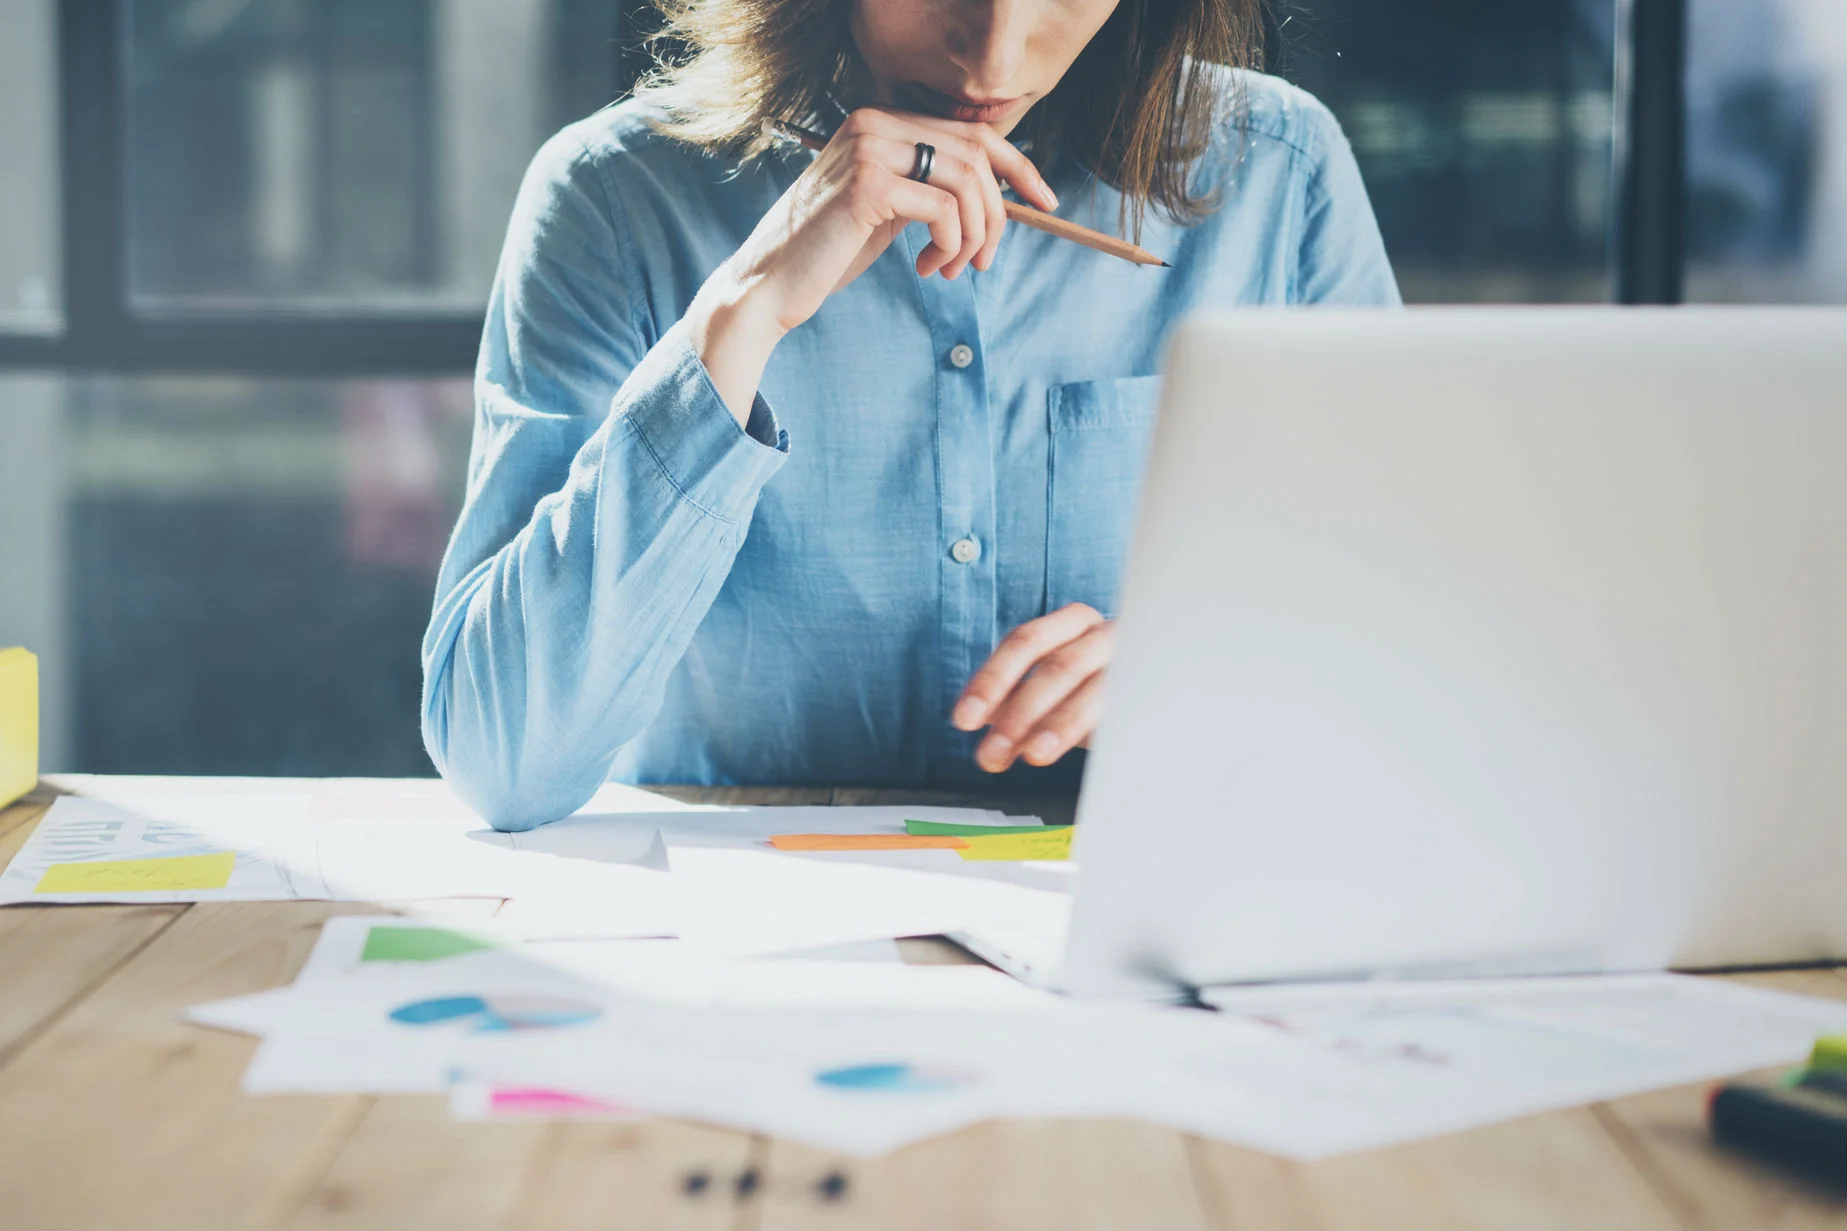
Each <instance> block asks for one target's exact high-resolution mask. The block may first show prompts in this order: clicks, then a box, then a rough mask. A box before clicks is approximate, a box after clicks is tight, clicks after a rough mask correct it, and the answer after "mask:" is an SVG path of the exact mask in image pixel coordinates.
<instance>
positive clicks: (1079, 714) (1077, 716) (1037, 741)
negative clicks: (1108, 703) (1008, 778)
mask: <svg viewBox="0 0 1847 1231" xmlns="http://www.w3.org/2000/svg"><path fill="white" fill-rule="evenodd" d="M1106 678H1107V677H1106V675H1105V673H1104V672H1102V671H1099V672H1097V673H1096V674H1095V675H1093V676H1091V677H1090V678H1089V679H1087V680H1085V681H1084V682H1083V683H1082V684H1080V685H1078V688H1077V691H1076V692H1073V693H1072V694H1071V695H1070V696H1068V697H1066V698H1065V699H1064V700H1063V701H1060V702H1059V703H1058V704H1057V705H1055V706H1053V707H1052V709H1051V711H1050V712H1048V713H1047V714H1046V715H1045V717H1043V718H1041V719H1040V720H1039V722H1038V724H1037V725H1036V726H1034V727H1033V729H1032V730H1031V731H1028V732H1027V733H1026V738H1024V739H1022V740H1021V741H1020V759H1021V760H1023V761H1025V762H1026V763H1027V764H1028V765H1050V764H1052V763H1053V762H1055V761H1057V760H1058V759H1059V758H1060V757H1062V756H1064V755H1065V754H1066V753H1067V752H1070V751H1071V750H1072V749H1073V748H1075V747H1077V746H1078V745H1079V744H1082V743H1084V742H1085V741H1086V740H1088V739H1089V738H1090V736H1091V733H1092V732H1094V731H1095V730H1096V729H1097V723H1099V722H1101V721H1102V719H1103V683H1104V680H1105V679H1106Z"/></svg>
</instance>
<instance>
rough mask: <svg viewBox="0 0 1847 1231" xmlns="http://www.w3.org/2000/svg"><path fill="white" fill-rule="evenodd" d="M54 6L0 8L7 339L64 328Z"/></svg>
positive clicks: (25, 0) (2, 272)
mask: <svg viewBox="0 0 1847 1231" xmlns="http://www.w3.org/2000/svg"><path fill="white" fill-rule="evenodd" d="M53 3H54V0H6V2H5V3H3V4H0V117H4V118H5V122H4V123H0V332H4V333H36V334H45V333H56V332H58V331H59V330H60V329H62V328H63V315H62V296H61V294H60V288H59V276H58V275H59V257H58V230H59V228H58V162H57V137H58V107H57V86H58V74H57V64H58V57H57V54H56V43H55V30H56V24H57V23H56V20H55V15H54V11H53Z"/></svg>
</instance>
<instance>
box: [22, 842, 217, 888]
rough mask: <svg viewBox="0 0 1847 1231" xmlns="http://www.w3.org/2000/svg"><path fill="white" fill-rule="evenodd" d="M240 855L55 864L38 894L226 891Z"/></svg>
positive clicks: (44, 877)
mask: <svg viewBox="0 0 1847 1231" xmlns="http://www.w3.org/2000/svg"><path fill="white" fill-rule="evenodd" d="M236 863H237V852H235V851H219V852H217V853H216V854H212V855H174V856H172V857H170V858H167V859H109V860H104V861H101V862H99V863H54V864H52V865H51V866H50V867H49V868H46V869H45V875H43V876H41V877H39V882H38V884H37V885H36V886H35V887H34V888H33V890H32V892H34V893H162V892H184V891H185V890H188V889H223V888H224V887H225V886H226V885H228V884H230V883H231V869H232V868H233V867H234V866H235V865H236Z"/></svg>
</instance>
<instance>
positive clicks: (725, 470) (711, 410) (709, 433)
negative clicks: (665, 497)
mask: <svg viewBox="0 0 1847 1231" xmlns="http://www.w3.org/2000/svg"><path fill="white" fill-rule="evenodd" d="M630 390H633V391H634V392H633V393H632V394H631V393H629V391H630ZM614 410H615V413H616V414H617V415H618V416H619V417H620V418H622V419H623V420H624V421H625V422H626V423H627V424H628V425H629V427H630V428H632V429H633V430H634V432H635V435H636V436H637V437H638V438H639V439H640V441H641V443H642V444H643V445H644V446H646V448H647V450H648V452H649V453H651V454H653V456H654V460H655V462H656V463H657V464H658V465H659V466H660V468H661V473H662V474H664V475H665V476H666V477H667V481H668V482H670V483H672V484H673V486H674V487H675V488H676V489H678V490H679V492H680V494H681V495H683V496H685V497H686V498H687V499H688V500H690V501H692V502H693V503H694V504H696V505H698V506H699V507H700V508H702V509H704V510H705V511H706V512H708V513H711V514H712V515H714V516H716V517H720V518H723V519H725V520H727V521H741V520H743V519H744V518H746V517H748V516H749V515H750V511H751V509H752V507H753V506H754V505H755V503H756V499H757V493H758V492H759V491H761V490H762V489H763V485H764V484H765V483H767V482H769V479H770V476H771V475H773V474H775V473H776V471H778V470H779V469H781V468H782V464H783V463H784V462H785V461H787V460H788V459H789V434H788V433H787V432H785V431H783V430H782V427H781V425H780V424H778V423H777V421H776V412H775V411H773V410H771V409H770V404H769V403H768V402H766V401H765V400H764V398H763V395H762V394H761V393H759V394H758V395H757V398H756V401H755V402H753V403H752V405H751V408H750V420H749V423H748V424H747V425H746V426H744V427H739V426H738V421H737V419H736V417H734V416H733V415H732V413H731V409H730V407H728V406H726V405H725V400H724V399H723V398H722V397H720V396H719V394H718V389H717V387H716V386H714V385H713V384H712V377H711V374H710V373H708V372H707V371H706V370H705V364H704V363H703V362H701V361H700V358H699V356H698V355H697V354H695V353H694V352H693V349H692V345H691V343H690V341H689V340H688V339H687V336H686V331H685V329H684V328H683V326H682V325H681V324H675V325H674V326H673V328H671V329H669V330H668V331H667V332H666V333H665V334H663V335H661V340H660V341H659V342H656V343H655V344H654V347H653V349H651V350H650V351H649V352H648V353H647V354H646V355H645V356H643V357H642V360H641V362H640V363H639V364H637V365H636V366H635V370H634V371H633V372H631V373H630V374H629V378H628V380H627V381H626V382H624V384H623V393H621V394H618V395H617V397H616V405H615V407H614Z"/></svg>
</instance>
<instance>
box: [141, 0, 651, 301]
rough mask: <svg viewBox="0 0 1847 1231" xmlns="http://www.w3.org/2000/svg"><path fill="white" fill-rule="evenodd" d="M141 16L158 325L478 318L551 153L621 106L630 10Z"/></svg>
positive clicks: (568, 6)
mask: <svg viewBox="0 0 1847 1231" xmlns="http://www.w3.org/2000/svg"><path fill="white" fill-rule="evenodd" d="M124 11H125V13H126V14H127V18H128V21H127V31H126V35H127V48H128V50H127V60H128V63H127V78H128V80H127V99H126V102H127V115H128V126H127V176H128V194H127V204H128V236H129V252H128V266H129V287H130V294H131V302H132V304H133V306H134V307H135V308H136V309H137V310H139V311H141V312H145V313H163V312H184V311H187V310H200V309H210V310H219V309H247V308H262V309H271V310H283V311H298V312H317V311H318V312H340V311H351V310H363V311H368V312H404V313H409V312H428V311H432V310H438V311H440V310H461V311H465V310H469V309H478V308H480V307H481V306H482V305H483V304H485V303H486V302H487V292H488V286H489V283H490V282H491V281H492V279H493V274H494V264H495V260H496V258H497V257H498V255H499V250H500V238H501V234H502V232H503V231H504V229H505V226H506V220H507V213H508V211H509V209H510V208H511V206H512V203H513V195H514V192H515V191H516V190H517V188H518V187H519V180H520V175H521V173H522V172H523V171H524V170H525V168H526V163H527V161H528V160H529V159H530V158H531V156H532V153H533V151H534V150H536V149H537V148H538V146H539V143H540V142H541V141H543V140H544V139H545V137H546V136H548V135H549V134H550V133H552V132H554V131H555V130H556V129H558V128H559V127H561V126H562V125H563V124H565V123H567V122H568V121H570V120H572V119H576V118H578V117H579V116H581V115H585V114H588V113H589V112H591V111H594V110H595V109H596V108H598V107H600V106H602V105H603V104H604V103H606V102H609V101H610V100H611V99H613V98H614V97H615V95H616V92H617V87H616V73H617V55H616V47H617V44H616V33H617V21H618V13H619V10H618V7H617V5H616V4H615V3H613V0H612V2H608V3H586V2H585V0H132V3H129V4H128V5H127V7H126V9H125V10H124Z"/></svg>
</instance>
